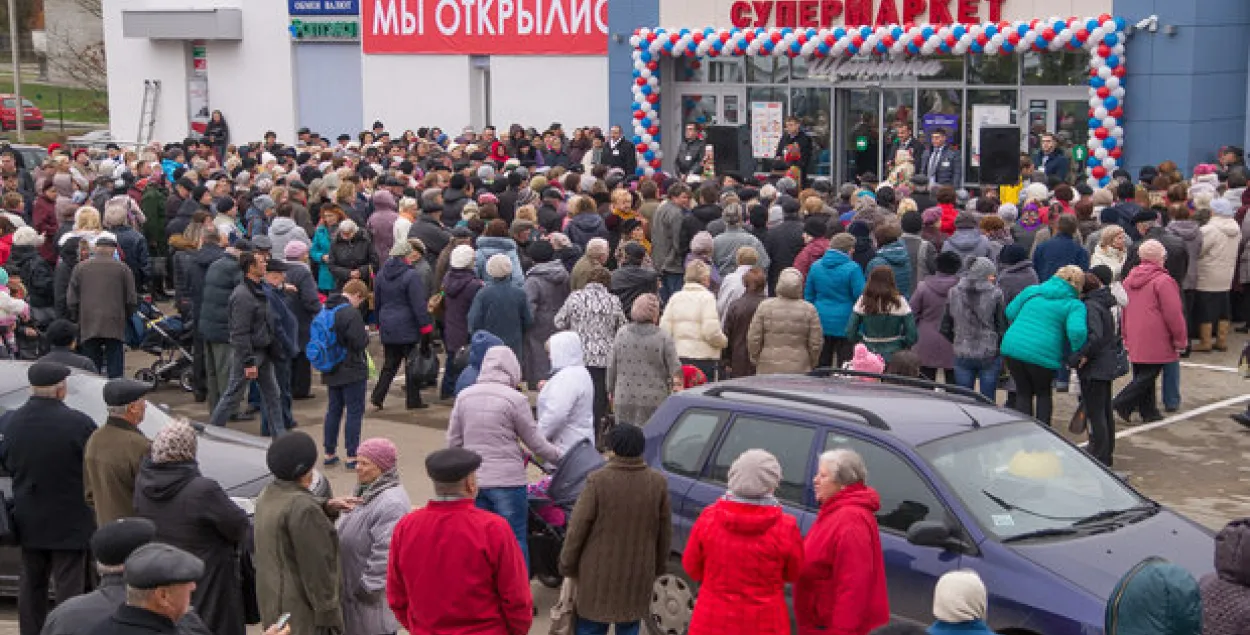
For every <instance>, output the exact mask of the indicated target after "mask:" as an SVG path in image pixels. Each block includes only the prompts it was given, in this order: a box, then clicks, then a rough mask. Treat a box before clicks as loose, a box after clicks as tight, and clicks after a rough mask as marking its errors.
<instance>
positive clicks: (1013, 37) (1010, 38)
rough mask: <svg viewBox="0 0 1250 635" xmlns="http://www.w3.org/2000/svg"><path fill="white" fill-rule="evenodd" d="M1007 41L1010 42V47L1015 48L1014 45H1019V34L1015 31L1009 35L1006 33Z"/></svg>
mask: <svg viewBox="0 0 1250 635" xmlns="http://www.w3.org/2000/svg"><path fill="white" fill-rule="evenodd" d="M1007 41H1008V42H1011V45H1012V46H1015V45H1017V44H1019V43H1020V34H1019V33H1018V32H1016V31H1012V32H1011V33H1008V34H1007Z"/></svg>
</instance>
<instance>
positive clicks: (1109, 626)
mask: <svg viewBox="0 0 1250 635" xmlns="http://www.w3.org/2000/svg"><path fill="white" fill-rule="evenodd" d="M1105 622H1106V623H1105V632H1106V635H1201V633H1202V594H1201V592H1200V591H1199V589H1198V583H1197V582H1196V581H1194V577H1193V576H1192V575H1190V574H1189V572H1188V571H1186V570H1185V569H1183V568H1181V567H1179V566H1177V565H1174V564H1171V563H1169V562H1168V561H1166V560H1163V559H1162V558H1147V559H1145V560H1142V561H1141V562H1139V563H1138V564H1137V565H1136V566H1134V567H1133V568H1132V569H1130V570H1129V572H1128V573H1126V574H1124V577H1123V578H1120V581H1119V582H1117V583H1116V585H1115V588H1114V589H1113V590H1112V591H1111V597H1110V599H1108V600H1107V613H1106V617H1105Z"/></svg>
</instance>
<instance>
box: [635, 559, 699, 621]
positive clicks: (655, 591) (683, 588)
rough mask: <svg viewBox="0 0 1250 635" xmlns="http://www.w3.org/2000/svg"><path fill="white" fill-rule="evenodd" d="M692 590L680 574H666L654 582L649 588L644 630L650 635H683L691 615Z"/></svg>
mask: <svg viewBox="0 0 1250 635" xmlns="http://www.w3.org/2000/svg"><path fill="white" fill-rule="evenodd" d="M695 595H696V590H695V587H694V583H692V582H691V581H690V580H689V579H688V578H687V577H686V576H685V575H684V574H682V573H675V572H671V571H670V572H669V573H665V574H663V575H661V576H660V577H658V578H656V579H655V584H653V585H652V587H651V607H650V615H649V617H648V619H647V630H649V631H650V632H651V634H652V635H686V631H687V630H689V628H690V617H691V616H692V615H694V601H695Z"/></svg>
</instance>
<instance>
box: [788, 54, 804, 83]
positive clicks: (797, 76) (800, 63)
mask: <svg viewBox="0 0 1250 635" xmlns="http://www.w3.org/2000/svg"><path fill="white" fill-rule="evenodd" d="M789 66H790V73H789V76H790V81H795V80H803V79H807V78H808V68H807V58H805V57H792V58H790V64H789Z"/></svg>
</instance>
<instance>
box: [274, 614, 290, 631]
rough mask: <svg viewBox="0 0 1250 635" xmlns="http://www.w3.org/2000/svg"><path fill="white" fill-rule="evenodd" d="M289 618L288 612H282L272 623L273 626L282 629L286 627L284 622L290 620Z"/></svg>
mask: <svg viewBox="0 0 1250 635" xmlns="http://www.w3.org/2000/svg"><path fill="white" fill-rule="evenodd" d="M290 619H291V614H290V613H283V614H282V617H279V618H278V621H277V622H276V623H275V624H274V628H276V629H278V630H282V629H283V628H285V627H286V623H287V622H288V621H290Z"/></svg>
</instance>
